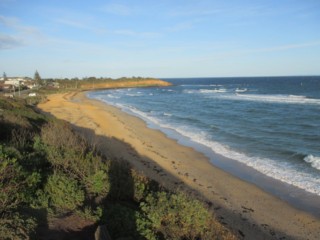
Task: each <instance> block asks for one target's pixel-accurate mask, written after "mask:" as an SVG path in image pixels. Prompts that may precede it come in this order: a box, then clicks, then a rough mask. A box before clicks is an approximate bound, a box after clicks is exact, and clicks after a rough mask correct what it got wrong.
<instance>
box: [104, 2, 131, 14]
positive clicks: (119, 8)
mask: <svg viewBox="0 0 320 240" xmlns="http://www.w3.org/2000/svg"><path fill="white" fill-rule="evenodd" d="M101 10H102V11H104V12H107V13H111V14H115V15H121V16H128V15H131V14H132V13H133V8H131V7H129V6H126V5H123V4H116V3H113V4H107V5H104V6H103V7H102V8H101Z"/></svg>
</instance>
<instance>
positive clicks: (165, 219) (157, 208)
mask: <svg viewBox="0 0 320 240" xmlns="http://www.w3.org/2000/svg"><path fill="white" fill-rule="evenodd" d="M140 206H141V210H142V212H143V213H144V215H145V216H146V218H147V219H149V221H150V223H149V224H150V227H151V229H152V230H153V231H154V232H155V233H161V234H162V235H163V236H164V238H165V239H197V238H201V236H202V235H204V234H205V233H206V231H208V230H209V229H210V223H211V221H212V215H211V214H210V213H209V211H208V210H207V209H206V208H205V207H204V206H203V204H202V203H201V202H199V201H198V200H195V199H190V198H188V197H187V195H185V194H184V193H177V194H171V193H166V192H157V193H155V194H150V195H148V197H147V198H146V201H145V202H143V203H141V205H140Z"/></svg>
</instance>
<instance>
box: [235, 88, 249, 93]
mask: <svg viewBox="0 0 320 240" xmlns="http://www.w3.org/2000/svg"><path fill="white" fill-rule="evenodd" d="M246 91H248V89H246V88H237V89H236V90H235V92H237V93H243V92H246Z"/></svg>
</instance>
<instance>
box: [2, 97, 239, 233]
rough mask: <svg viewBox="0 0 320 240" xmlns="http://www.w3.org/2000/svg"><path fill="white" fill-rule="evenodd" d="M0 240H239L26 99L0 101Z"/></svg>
mask: <svg viewBox="0 0 320 240" xmlns="http://www.w3.org/2000/svg"><path fill="white" fill-rule="evenodd" d="M0 124H1V128H0V188H1V194H0V236H2V237H3V238H4V239H48V238H49V237H50V238H51V239H63V238H65V239H66V238H68V239H88V238H89V239H90V237H91V238H93V232H94V231H95V229H96V227H97V226H98V225H101V224H105V225H106V226H107V229H108V231H109V233H110V235H111V236H112V238H113V239H118V238H122V237H131V239H234V236H233V235H232V234H231V233H230V231H228V229H226V228H225V227H223V226H222V225H221V224H220V223H219V222H218V221H216V220H215V218H214V217H213V214H212V213H211V212H209V211H208V210H207V208H206V206H205V205H204V204H203V203H201V202H200V201H198V200H196V199H193V198H192V197H190V196H188V195H186V194H185V193H182V192H169V191H167V190H166V189H164V188H163V187H161V186H160V185H159V184H158V183H156V182H154V181H150V180H149V179H148V178H146V177H145V176H143V175H142V174H140V173H137V172H136V171H134V170H133V169H132V168H131V166H130V165H129V164H128V163H127V162H125V161H121V160H116V159H106V158H105V157H104V156H102V155H101V154H99V152H97V151H96V149H95V146H94V145H91V143H90V142H87V141H86V139H84V138H82V137H80V136H79V135H77V134H76V133H75V132H74V131H73V130H72V128H71V126H70V125H69V124H68V123H66V122H64V121H59V120H57V119H54V118H52V117H49V116H46V115H43V114H42V113H40V112H37V111H36V110H35V109H34V108H33V107H31V106H30V105H28V104H27V102H26V100H14V99H2V98H1V99H0Z"/></svg>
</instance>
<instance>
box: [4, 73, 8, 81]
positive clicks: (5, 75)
mask: <svg viewBox="0 0 320 240" xmlns="http://www.w3.org/2000/svg"><path fill="white" fill-rule="evenodd" d="M7 80H8V77H7V74H6V73H5V72H3V81H7Z"/></svg>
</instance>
